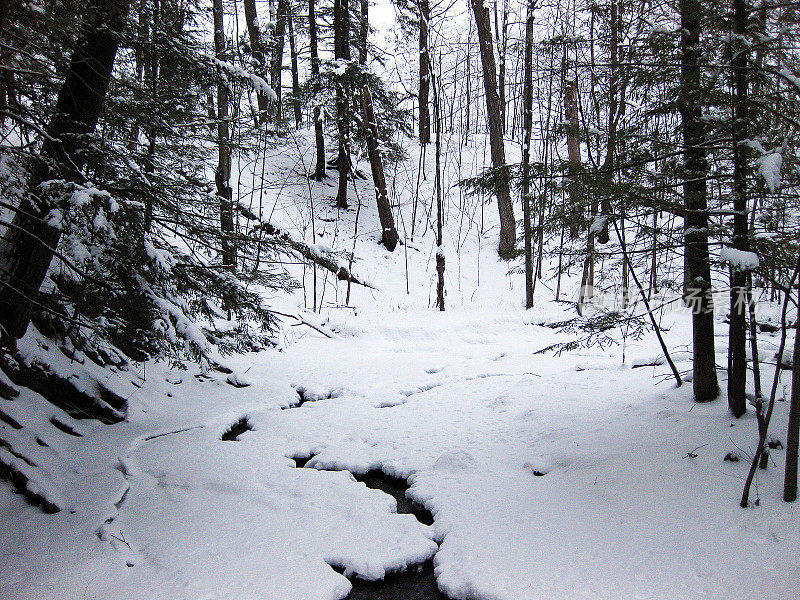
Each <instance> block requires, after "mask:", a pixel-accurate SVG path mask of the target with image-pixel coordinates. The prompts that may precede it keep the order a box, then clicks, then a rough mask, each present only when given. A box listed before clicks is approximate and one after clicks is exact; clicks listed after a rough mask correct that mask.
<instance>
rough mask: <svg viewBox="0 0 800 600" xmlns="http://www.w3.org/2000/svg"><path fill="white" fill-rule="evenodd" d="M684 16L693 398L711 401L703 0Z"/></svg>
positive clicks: (686, 2) (684, 6) (683, 9)
mask: <svg viewBox="0 0 800 600" xmlns="http://www.w3.org/2000/svg"><path fill="white" fill-rule="evenodd" d="M679 10H680V15H681V99H680V113H681V130H682V133H683V144H684V151H683V160H684V170H685V174H684V184H683V195H684V200H685V203H686V218H685V223H684V227H685V232H684V237H685V243H686V248H685V252H686V269H687V278H686V279H687V287H686V300H687V304H688V305H689V306H690V308H691V309H692V346H693V350H692V352H693V358H694V364H693V371H694V373H693V379H692V385H693V388H694V399H695V401H696V402H707V401H709V400H713V399H715V398H716V397H717V396H718V395H719V383H718V382H717V369H716V362H715V354H714V307H713V304H712V298H711V265H710V263H709V259H708V203H707V190H706V176H707V173H708V162H707V160H706V151H705V149H704V146H705V143H706V135H705V125H704V122H703V110H702V105H701V104H700V85H701V84H700V62H699V61H700V48H699V47H698V46H699V44H700V15H701V10H702V8H701V3H700V1H699V0H680V4H679Z"/></svg>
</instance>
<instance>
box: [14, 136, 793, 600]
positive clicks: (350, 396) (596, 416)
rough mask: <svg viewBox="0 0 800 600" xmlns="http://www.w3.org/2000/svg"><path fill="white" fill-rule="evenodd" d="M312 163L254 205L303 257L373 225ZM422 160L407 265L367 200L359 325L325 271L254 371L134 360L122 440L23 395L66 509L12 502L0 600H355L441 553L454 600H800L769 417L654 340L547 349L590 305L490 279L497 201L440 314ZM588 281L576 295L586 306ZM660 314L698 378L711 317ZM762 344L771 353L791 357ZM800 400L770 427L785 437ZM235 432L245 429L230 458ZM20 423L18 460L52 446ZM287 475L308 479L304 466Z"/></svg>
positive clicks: (354, 299)
mask: <svg viewBox="0 0 800 600" xmlns="http://www.w3.org/2000/svg"><path fill="white" fill-rule="evenodd" d="M484 141H485V140H483V139H482V138H478V137H477V136H476V137H475V138H474V139H473V140H472V141H471V143H470V145H469V146H467V147H466V148H460V147H458V145H457V144H455V145H453V144H450V145H447V150H448V153H447V155H446V160H445V161H444V163H445V166H446V169H447V173H448V176H447V180H450V181H452V180H453V179H454V178H455V177H456V174H457V173H461V175H462V176H468V175H471V174H473V173H474V171H475V169H477V168H478V165H480V164H483V156H484V155H485V154H486V152H485V150H486V149H485V146H484ZM297 148H299V150H298V151H297V152H295V151H293V150H291V149H288V150H287V149H284V151H283V152H277V151H276V152H275V154H274V155H273V156H271V157H269V162H268V163H267V165H266V167H267V168H266V176H267V179H268V180H269V181H270V182H278V181H281V182H282V183H281V184H280V185H278V184H275V185H274V186H271V187H270V188H268V189H266V190H265V191H264V196H263V198H261V199H260V200H258V198H257V191H253V195H252V197H251V198H252V199H253V204H254V206H255V207H256V208H258V206H259V203H260V205H261V209H262V213H263V214H264V215H265V216H269V217H270V218H271V219H273V220H274V221H275V223H276V224H280V225H281V226H288V227H290V228H292V229H293V230H294V231H295V233H296V235H297V236H298V237H302V238H303V239H305V240H306V241H309V242H311V243H315V244H322V245H325V246H330V247H332V248H334V249H336V250H350V249H351V248H352V246H351V244H352V237H351V235H352V232H353V229H354V228H355V208H356V207H355V206H353V209H352V210H348V211H337V210H336V209H334V208H333V206H332V204H333V203H332V200H333V197H334V196H335V187H334V185H335V179H334V178H333V177H332V178H329V179H328V180H326V181H323V182H309V181H306V180H304V179H303V177H302V174H303V173H304V172H306V171H307V167H308V165H309V164H310V163H311V160H310V152H311V151H312V150H313V149H312V147H311V145H310V144H309V136H308V132H306V133H305V134H302V135H300V136H299V137H298V140H297ZM409 150H410V152H411V154H412V156H411V158H410V159H409V161H408V162H406V163H403V164H401V165H399V166H398V168H397V170H396V172H395V173H394V175H395V177H394V190H395V191H394V195H393V199H394V200H395V201H396V202H397V203H399V204H400V205H401V206H400V210H401V211H402V215H403V220H402V221H401V220H400V219H398V227H399V229H400V231H401V239H403V240H404V241H405V242H406V244H405V245H403V246H400V247H398V249H397V250H396V251H395V252H394V253H388V252H386V251H385V250H384V249H383V248H382V247H380V246H377V245H376V240H377V239H378V238H379V237H380V235H379V234H380V226H379V224H378V219H377V216H376V211H375V209H374V207H373V200H372V198H371V196H370V194H371V193H372V191H371V184H370V182H369V181H360V180H359V181H358V184H357V185H358V187H357V190H358V194H359V196H358V197H360V198H361V199H362V201H363V202H364V206H363V207H362V211H361V214H360V221H359V225H358V239H357V243H356V256H357V257H358V260H357V261H356V264H355V268H356V269H357V272H359V273H362V274H364V275H365V276H366V278H367V279H369V280H370V281H373V282H375V284H376V287H377V289H375V290H369V289H363V288H358V287H353V288H352V289H351V296H350V304H349V306H345V300H346V284H342V283H341V282H334V281H331V280H330V279H331V278H330V277H328V278H327V280H326V278H325V275H324V274H323V273H322V272H320V271H318V272H317V288H316V302H314V297H313V285H312V281H313V279H312V275H313V273H312V271H311V269H309V268H307V269H305V272H304V271H303V270H302V268H301V267H298V268H297V271H296V275H297V276H298V278H301V279H303V281H304V283H305V287H304V289H302V290H300V291H299V293H298V295H297V296H295V297H292V298H288V299H287V298H282V299H280V302H281V303H282V305H281V306H282V309H281V310H282V311H284V308H283V306H284V305H286V306H287V308H285V312H286V313H287V314H300V312H302V311H303V310H304V308H305V309H306V310H311V309H312V307H313V306H314V304H316V305H317V306H319V305H320V304H321V305H322V306H323V309H322V311H321V314H320V315H309V318H308V319H307V322H308V323H311V324H313V325H315V326H317V327H318V330H315V329H313V328H311V327H308V326H306V325H303V324H302V320H300V321H298V320H297V319H292V320H289V321H287V326H286V327H285V329H284V331H283V332H282V338H281V340H282V341H281V344H280V345H279V347H278V348H276V349H269V350H265V351H262V352H257V353H249V354H246V355H242V356H236V357H230V358H228V359H226V362H227V365H228V366H230V368H232V369H233V373H232V374H225V373H217V372H213V371H212V372H203V371H201V370H200V369H198V368H197V367H196V366H192V365H187V367H188V368H187V369H185V370H179V369H171V368H170V366H169V365H166V364H163V363H158V364H154V363H148V364H146V365H136V366H135V369H134V373H133V374H134V375H135V376H136V377H137V379H136V381H137V384H136V385H135V386H134V385H131V384H130V383H125V382H124V381H123V382H120V383H119V384H118V385H119V386H122V387H121V388H120V391H121V393H122V392H124V395H125V397H127V398H128V401H129V410H128V415H129V418H128V421H126V422H123V423H120V424H117V425H113V426H107V425H101V424H99V423H93V422H85V421H81V422H75V421H65V422H67V424H69V425H70V426H71V427H73V428H75V429H76V431H80V433H81V435H82V436H81V437H75V436H70V435H68V434H66V433H64V432H63V431H61V430H59V429H57V428H54V427H52V426H50V425H49V424H47V425H44V424H46V423H48V419H49V418H50V416H52V415H55V414H58V415H59V418H63V419H69V417H67V416H66V415H62V414H61V413H60V412H57V409H54V408H52V407H50V405H48V404H47V403H45V402H44V401H43V400H42V399H41V398H39V397H38V396H36V395H35V394H32V393H30V392H26V391H23V393H22V394H21V396H20V397H19V398H17V399H15V400H11V401H5V400H4V401H2V407H3V410H4V411H5V412H6V413H8V414H10V415H11V416H13V418H14V419H16V420H17V421H19V422H20V423H21V424H22V425H23V426H24V429H23V431H27V430H29V431H31V432H34V433H38V435H39V437H40V438H41V439H42V440H43V441H45V442H46V443H47V444H48V448H49V449H45V450H42V451H41V452H44V453H46V454H47V457H49V458H46V457H42V458H41V462H42V463H43V464H46V465H48V468H49V469H50V470H51V473H52V474H53V475H54V477H53V481H54V482H55V483H54V485H55V486H56V487H57V491H58V492H59V493H60V494H62V496H63V502H64V506H65V509H64V510H61V511H60V512H58V513H56V514H53V515H45V514H43V513H42V512H41V511H39V510H38V509H36V508H34V507H30V506H28V505H26V504H25V503H24V502H23V501H22V500H21V499H20V498H19V497H18V496H17V495H15V494H12V493H9V491H8V487H7V486H6V484H4V483H3V484H2V485H0V557H2V559H0V597H2V598H9V599H34V598H35V599H46V598H53V599H55V598H59V599H62V598H68V599H82V598H103V599H109V600H116V599H119V600H122V599H125V600H139V599H141V600H144V599H147V600H151V599H165V600H166V599H171V600H174V599H184V598H185V599H191V600H210V599H218V600H222V599H234V598H235V599H237V600H240V599H247V598H259V599H261V598H269V599H271V600H337V599H340V598H344V597H345V596H346V595H347V593H348V592H349V590H350V583H349V582H348V581H347V579H346V578H345V577H344V576H343V575H341V574H340V573H339V572H340V571H341V572H344V574H345V575H347V576H358V577H361V578H365V579H379V578H381V577H383V576H384V574H385V573H386V572H388V571H395V570H398V569H402V568H404V567H405V566H407V565H410V564H415V563H418V562H421V561H423V560H426V559H428V558H430V557H431V556H434V564H435V568H436V577H437V580H438V582H439V585H440V587H441V588H442V590H443V591H444V592H446V593H447V594H448V595H450V596H451V597H453V598H459V599H463V600H467V599H469V600H545V599H546V600H551V599H554V598H565V599H566V598H569V599H573V598H574V599H584V598H585V599H609V600H610V599H615V600H616V599H634V598H637V599H638V598H654V599H662V600H717V599H719V600H723V599H725V600H737V599H740V600H751V599H753V598H762V597H764V598H772V597H791V596H793V595H796V590H797V588H798V585H800V575H799V573H800V544H799V543H798V539H799V538H798V535H799V534H800V520H799V519H798V517H797V515H796V511H795V510H794V506H793V505H787V504H785V503H783V502H782V501H781V499H780V495H781V486H782V473H783V451H782V450H779V449H777V450H773V451H772V453H771V462H770V465H769V468H768V469H767V470H766V471H759V473H758V477H757V484H758V486H757V490H755V493H754V498H755V497H757V498H758V499H759V506H754V507H751V508H749V509H746V510H743V509H740V508H739V507H738V499H739V496H740V494H741V486H742V483H743V479H744V476H745V474H746V471H747V467H748V465H747V461H746V460H742V461H740V462H726V461H724V460H723V458H724V457H725V455H726V454H727V453H729V452H735V453H739V454H743V455H746V454H747V453H748V452H752V450H753V448H754V446H755V440H756V432H757V427H756V423H755V419H754V418H753V417H752V415H748V416H746V417H744V418H742V419H740V420H734V419H732V418H731V417H730V416H729V415H728V413H727V410H726V402H725V399H724V398H721V399H720V400H718V401H716V402H712V403H709V404H705V405H694V404H693V403H692V401H691V389H690V385H684V386H682V387H681V388H675V387H674V381H673V380H671V379H670V376H669V370H668V369H667V368H666V367H665V366H664V365H663V361H662V360H661V355H660V350H659V346H658V344H657V342H656V340H655V337H654V336H653V335H652V334H651V333H649V334H647V335H645V336H644V337H643V338H642V339H640V340H635V339H632V338H631V337H630V336H627V337H623V336H622V332H621V331H620V330H615V331H612V332H610V335H611V336H612V337H613V341H614V343H612V344H610V345H606V346H604V348H602V349H601V348H599V347H597V346H592V347H581V349H580V350H577V351H574V352H571V353H563V354H561V355H560V356H553V354H552V353H551V352H546V353H537V352H538V351H539V350H541V349H543V348H546V347H548V346H550V345H552V344H555V343H559V342H568V341H572V340H574V339H575V338H576V337H580V335H581V334H580V333H565V332H561V331H559V330H558V329H554V328H552V327H550V326H547V325H551V324H553V323H558V322H563V321H566V320H569V319H572V318H574V317H575V311H574V306H573V305H572V304H570V303H568V302H566V303H565V302H555V301H554V292H553V290H554V289H555V282H553V281H552V280H549V279H547V278H545V279H544V280H542V281H540V282H539V283H538V284H537V296H536V305H535V307H534V308H533V309H531V310H528V311H525V310H522V309H521V308H520V304H521V303H522V299H523V297H524V288H523V286H522V280H521V275H520V274H518V273H509V265H508V264H507V263H503V262H500V261H498V260H497V258H496V252H495V244H496V236H497V231H498V230H497V226H496V223H497V217H496V207H495V206H494V204H488V203H487V204H486V205H485V206H484V205H483V204H481V203H480V202H478V201H477V199H469V198H467V197H465V196H463V195H462V194H461V193H460V192H459V191H458V190H456V189H453V188H448V193H447V206H448V214H447V219H446V225H447V231H446V235H445V244H444V245H443V248H444V252H445V255H446V259H447V271H446V288H447V291H448V296H447V307H448V309H447V311H446V312H444V313H440V312H438V311H434V310H433V309H432V308H430V305H431V298H432V293H433V291H435V279H434V277H433V275H435V271H434V268H433V266H434V265H433V263H434V262H435V258H434V253H435V252H436V248H435V245H434V242H433V236H432V235H431V234H430V231H429V230H428V227H427V225H426V221H427V219H428V216H429V215H428V214H427V213H426V211H427V208H428V207H429V205H430V198H431V197H432V196H431V186H432V183H433V178H432V169H431V165H432V164H433V161H432V158H433V157H432V156H428V157H427V159H426V160H427V161H428V162H427V165H428V173H427V175H428V178H427V180H423V181H422V182H421V183H420V187H419V190H420V191H419V194H418V223H417V225H416V230H415V238H414V240H413V242H412V241H411V236H410V217H411V214H412V210H413V198H414V194H415V191H414V190H415V189H416V181H415V170H414V168H413V165H415V164H417V163H416V160H417V158H418V156H416V153H417V152H418V149H417V148H415V147H414V146H413V145H411V146H410V147H409ZM515 151H516V150H515V148H513V147H511V146H510V147H509V155H513V153H514V152H515ZM409 165H412V166H409ZM332 175H334V176H335V172H334V173H333V174H332ZM248 185H250V186H252V181H250V180H248V179H247V178H246V177H245V178H244V180H243V186H242V187H244V189H247V186H248ZM351 192H354V190H352V189H351ZM308 194H313V197H314V199H315V209H314V210H315V213H314V215H313V219H314V220H313V221H312V215H311V214H310V212H309V211H308V208H307V202H306V200H305V198H306V196H307V195H308ZM353 198H354V202H355V198H356V196H355V194H353ZM434 216H435V215H434ZM312 222H313V224H314V227H313V229H312V227H311V224H312ZM404 225H405V227H404ZM312 231H313V234H312ZM406 264H408V271H406ZM575 277H576V273H575V269H573V276H572V277H566V278H565V280H564V282H563V285H562V290H563V291H564V293H563V295H562V300H572V301H574V300H575V296H574V295H573V294H572V291H573V290H575V284H576V281H575ZM670 306H671V307H672V306H675V305H670ZM589 308H591V307H589ZM769 310H772V311H773V312H774V308H770V309H769ZM638 312H641V310H638ZM767 312H769V311H767ZM659 319H660V322H661V324H662V326H663V327H664V329H665V334H664V335H665V339H666V342H667V344H668V346H669V347H670V348H671V349H672V350H674V353H675V354H674V358H675V359H676V361H677V362H678V366H679V368H680V369H681V370H682V371H684V372H687V371H690V367H691V365H690V363H689V362H688V359H689V355H688V353H687V349H688V346H687V343H688V341H689V340H690V339H691V336H690V326H691V325H690V318H689V315H688V314H686V313H684V312H680V311H674V310H673V311H671V312H669V311H667V312H664V313H663V314H659ZM291 325H296V326H291ZM718 328H719V329H720V331H721V328H722V325H721V324H718ZM320 330H321V331H322V332H323V333H325V334H329V333H331V332H333V333H335V334H336V335H334V336H333V337H328V336H327V335H323V333H320ZM623 331H626V330H625V329H624V328H623ZM759 341H760V343H761V347H762V348H764V352H765V353H769V352H770V351H772V352H773V353H774V352H775V350H776V349H777V340H776V338H775V337H774V335H763V336H761V338H760V340H759ZM720 342H722V338H720ZM718 350H719V351H720V352H721V351H723V350H724V348H722V347H720V348H718ZM720 360H721V359H720ZM68 364H69V363H68V361H66V359H65V362H64V364H63V365H59V367H63V368H67V367H68ZM645 364H647V365H648V366H647V367H646V368H632V367H633V366H637V367H639V366H642V365H645ZM764 370H765V371H768V372H765V373H764V375H763V376H764V382H767V381H768V377H770V376H771V369H769V368H768V367H767V366H766V365H765V366H764ZM721 375H722V376H724V373H721ZM790 377H791V375H790V373H788V372H784V373H783V374H782V386H781V388H779V389H785V387H784V386H788V385H789V382H790ZM245 383H246V384H248V385H246V386H244V385H243V386H242V387H239V385H237V384H245ZM722 384H723V385H722V387H723V388H724V379H723V380H722ZM126 385H127V386H129V388H126V387H124V386H126ZM301 396H302V399H303V400H304V401H303V402H302V405H300V402H301ZM786 404H787V403H786V402H778V403H777V407H776V410H775V416H774V421H773V425H772V428H771V432H772V435H774V436H776V437H777V438H779V439H783V436H784V435H785V426H786V412H787V406H786ZM293 406H294V408H290V407H293ZM49 411H52V412H49ZM37 415H38V416H37ZM240 420H245V421H246V422H247V423H248V424H249V426H250V428H251V430H249V431H247V430H245V431H244V432H243V433H241V434H240V435H239V436H238V441H222V440H221V439H220V438H221V437H222V434H223V433H224V432H225V431H227V430H228V428H229V427H230V426H231V425H232V424H234V423H237V422H240ZM1 426H2V428H3V434H4V438H3V439H10V440H12V442H13V443H15V444H20V445H21V444H27V443H28V442H30V441H31V440H30V439H28V441H27V442H25V441H24V440H23V441H19V440H18V439H17V438H19V437H20V435H21V434H14V433H13V432H12V433H9V432H10V430H11V429H13V427H11V426H10V425H8V424H7V423H2V425H1ZM6 434H7V435H6ZM15 435H16V438H15V437H14V436H15ZM29 445H30V444H29ZM28 450H29V451H30V452H31V453H34V450H33V449H31V448H28ZM292 457H311V460H310V461H309V462H308V464H307V467H306V468H302V469H298V468H296V467H295V462H294V461H293V460H292ZM375 469H380V470H383V471H385V472H386V473H387V474H390V475H395V476H398V477H403V478H406V479H408V481H409V482H410V484H411V488H410V490H409V495H410V496H411V497H412V498H413V499H414V500H415V501H417V502H419V503H420V504H423V505H424V506H425V507H426V508H427V509H428V510H429V511H430V512H432V513H433V515H434V524H433V526H430V527H429V526H425V525H422V524H421V523H420V522H419V521H417V520H416V519H415V518H414V517H413V516H411V515H399V514H397V512H396V503H395V501H394V499H392V498H391V497H390V496H388V495H386V494H384V493H383V492H380V491H375V490H371V489H368V488H367V487H366V486H365V485H364V484H363V483H359V482H358V481H356V480H355V478H354V477H353V476H352V475H351V474H349V473H347V472H343V471H350V472H351V473H355V474H361V473H366V472H368V471H371V470H375ZM56 476H57V477H56Z"/></svg>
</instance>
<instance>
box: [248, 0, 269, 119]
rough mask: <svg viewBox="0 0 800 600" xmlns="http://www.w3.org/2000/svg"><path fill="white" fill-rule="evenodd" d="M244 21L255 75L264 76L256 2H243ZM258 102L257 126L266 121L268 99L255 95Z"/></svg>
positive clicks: (261, 95)
mask: <svg viewBox="0 0 800 600" xmlns="http://www.w3.org/2000/svg"><path fill="white" fill-rule="evenodd" d="M244 20H245V22H246V24H247V34H248V36H249V37H250V53H251V55H252V56H253V60H254V61H255V63H256V73H257V74H258V75H260V76H262V77H263V76H265V75H266V72H267V64H266V61H265V59H264V41H263V40H262V39H261V26H260V25H259V22H258V14H257V13H256V0H244ZM256 99H257V101H258V124H261V122H262V121H264V120H265V119H266V115H267V111H268V110H269V98H268V97H267V95H266V94H265V93H263V92H260V91H259V92H258V93H257V94H256Z"/></svg>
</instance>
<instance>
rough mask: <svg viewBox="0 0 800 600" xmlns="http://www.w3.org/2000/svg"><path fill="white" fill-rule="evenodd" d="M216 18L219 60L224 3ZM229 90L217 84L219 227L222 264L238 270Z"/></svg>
mask: <svg viewBox="0 0 800 600" xmlns="http://www.w3.org/2000/svg"><path fill="white" fill-rule="evenodd" d="M212 12H213V17H214V51H215V52H216V54H217V58H218V59H219V60H225V55H226V48H225V15H224V12H223V8H222V0H214V2H213V4H212ZM228 109H229V107H228V88H227V86H226V84H225V82H222V81H221V82H220V83H218V84H217V121H218V124H217V148H218V150H217V169H216V172H215V173H214V180H215V182H216V185H217V197H218V198H219V225H220V229H221V230H222V234H223V238H222V265H223V266H224V267H226V268H228V269H231V270H234V269H235V268H236V249H235V246H234V243H233V189H232V188H231V142H230V125H229V122H228Z"/></svg>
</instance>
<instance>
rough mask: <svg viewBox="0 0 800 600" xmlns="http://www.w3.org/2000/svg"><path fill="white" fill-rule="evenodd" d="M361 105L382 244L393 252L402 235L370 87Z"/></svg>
mask: <svg viewBox="0 0 800 600" xmlns="http://www.w3.org/2000/svg"><path fill="white" fill-rule="evenodd" d="M361 107H362V109H363V111H364V129H365V132H366V137H367V152H368V154H369V165H370V168H371V169H372V181H373V184H374V186H375V199H376V201H377V203H378V217H379V218H380V222H381V244H383V245H384V246H386V249H387V250H389V252H392V251H393V250H394V249H395V247H396V246H397V242H398V240H399V239H400V237H399V236H398V235H397V229H396V228H395V225H394V216H393V215H392V207H391V205H390V204H389V195H388V193H387V192H386V177H385V176H384V173H383V161H382V160H381V152H380V149H379V148H378V124H377V123H376V121H375V111H374V110H373V108H372V97H371V95H370V93H369V88H368V87H367V86H366V85H365V86H363V87H362V88H361Z"/></svg>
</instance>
